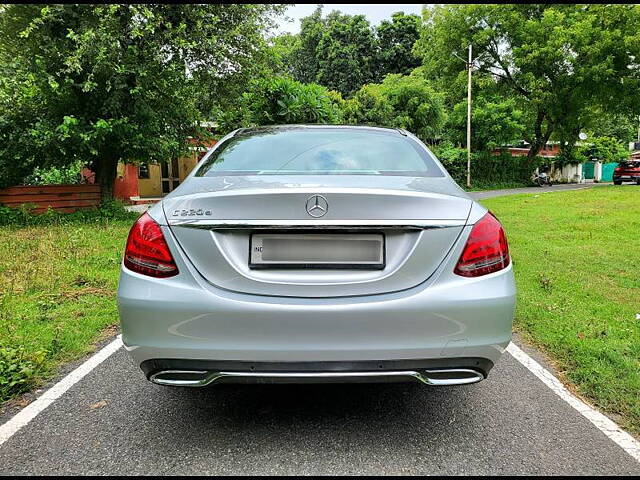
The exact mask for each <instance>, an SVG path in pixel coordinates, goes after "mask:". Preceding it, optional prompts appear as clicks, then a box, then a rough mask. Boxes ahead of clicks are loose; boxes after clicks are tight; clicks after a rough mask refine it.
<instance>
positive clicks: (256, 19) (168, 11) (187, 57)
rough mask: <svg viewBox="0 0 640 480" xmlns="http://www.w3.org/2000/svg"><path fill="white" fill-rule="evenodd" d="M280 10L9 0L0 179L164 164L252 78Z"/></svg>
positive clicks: (105, 182) (2, 23)
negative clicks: (45, 171) (76, 167)
mask: <svg viewBox="0 0 640 480" xmlns="http://www.w3.org/2000/svg"><path fill="white" fill-rule="evenodd" d="M282 8H283V7H281V6H270V5H248V4H238V5H220V4H206V5H186V4H183V5H180V4H179V5H168V4H164V5H163V4H160V5H99V6H93V5H48V6H44V7H43V6H38V5H10V6H6V7H3V8H2V10H0V38H2V39H3V40H2V42H1V43H0V68H1V69H2V71H1V72H0V92H1V93H0V102H1V105H0V107H1V111H0V182H2V183H4V184H7V183H12V182H15V181H16V180H19V179H20V178H21V177H22V176H23V175H24V174H25V173H28V172H29V171H31V170H33V168H34V167H35V166H50V165H56V164H68V163H71V162H73V161H76V160H77V159H81V160H83V161H85V162H89V163H91V165H92V167H93V169H94V171H96V174H97V179H98V181H99V182H100V183H101V185H102V187H103V194H105V196H107V197H108V196H110V194H111V188H112V184H113V179H114V178H115V172H116V164H117V162H118V160H124V161H139V162H149V161H166V159H168V158H172V157H175V156H176V155H178V154H179V153H180V152H181V151H183V149H184V148H186V139H187V137H188V136H189V135H193V134H195V133H197V130H198V125H199V122H200V121H201V120H203V117H204V116H205V115H207V114H208V112H209V111H210V110H211V109H212V108H213V106H214V105H219V104H225V103H227V104H228V103H229V100H228V99H231V98H234V96H237V95H238V92H239V91H241V90H242V89H243V87H244V85H246V82H247V79H248V78H250V77H251V75H252V74H255V73H256V71H257V69H258V68H259V66H260V64H261V56H262V55H263V52H264V39H263V33H264V32H265V31H266V29H268V28H269V27H270V26H271V24H272V19H273V16H274V14H277V13H279V12H280V11H282Z"/></svg>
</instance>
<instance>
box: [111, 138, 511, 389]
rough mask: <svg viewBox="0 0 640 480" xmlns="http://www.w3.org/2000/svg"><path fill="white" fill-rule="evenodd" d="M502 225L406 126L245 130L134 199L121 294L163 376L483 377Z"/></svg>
mask: <svg viewBox="0 0 640 480" xmlns="http://www.w3.org/2000/svg"><path fill="white" fill-rule="evenodd" d="M514 304H515V283H514V276H513V271H512V264H511V259H510V256H509V248H508V245H507V238H506V236H505V232H504V230H503V228H502V226H501V224H500V222H499V221H498V220H497V219H496V217H495V216H494V215H492V214H491V212H489V211H487V209H486V208H484V207H483V206H482V205H480V204H478V203H476V202H474V201H473V200H472V199H470V198H469V196H468V195H467V194H466V193H465V192H464V191H463V190H462V189H461V188H460V187H459V186H458V185H457V184H456V183H455V182H454V181H453V179H452V178H451V177H450V176H449V174H448V173H447V171H446V170H445V169H444V168H443V166H442V164H441V163H440V162H439V161H438V159H437V158H436V157H435V156H434V155H433V154H432V153H431V151H430V150H429V149H428V148H427V147H426V146H425V145H424V144H423V143H422V142H421V141H420V140H419V139H418V138H417V137H415V136H414V135H412V134H411V133H409V132H407V131H405V130H400V129H393V128H377V127H364V126H318V125H290V126H267V127H256V128H245V129H240V130H236V131H234V132H232V133H230V134H229V135H227V136H226V137H224V138H223V139H221V140H220V142H218V143H217V144H216V145H215V146H214V147H213V148H211V150H210V151H209V152H208V153H207V154H206V155H205V156H204V157H203V158H202V160H201V161H200V162H199V163H198V165H197V166H196V167H195V168H194V170H193V171H192V172H191V173H190V174H189V176H188V177H187V178H186V179H185V181H184V182H183V183H182V184H181V185H180V186H179V187H178V188H177V189H176V190H174V191H173V192H171V193H170V194H169V195H167V196H166V197H164V199H163V200H162V201H161V202H159V203H157V204H156V205H155V206H153V207H152V208H151V209H150V210H149V211H148V212H147V213H145V214H143V215H142V216H141V217H140V218H139V219H138V221H137V222H136V223H135V224H134V225H133V227H132V228H131V231H130V233H129V237H128V240H127V244H126V249H125V253H124V258H123V262H122V270H121V275H120V284H119V288H118V306H119V311H120V319H121V323H122V338H123V341H124V344H125V347H126V349H127V350H128V351H129V353H130V354H131V356H132V357H133V359H134V361H135V362H136V363H137V364H138V365H139V366H140V367H141V369H142V371H143V372H144V373H145V374H146V376H147V378H148V379H149V380H151V381H152V382H154V383H156V384H160V385H174V386H204V385H208V384H211V383H222V382H258V383H262V382H264V383H277V382H290V383H304V382H378V381H380V382H382V381H414V382H421V383H423V384H427V385H458V384H470V383H474V382H478V381H480V380H483V379H485V378H486V377H487V375H488V373H489V371H490V370H491V368H492V367H493V366H494V364H495V363H496V362H497V361H498V359H499V357H500V355H501V354H502V352H503V351H504V349H505V348H506V346H507V345H508V343H509V341H510V339H511V327H512V319H513V313H514Z"/></svg>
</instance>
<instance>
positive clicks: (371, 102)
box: [345, 74, 447, 141]
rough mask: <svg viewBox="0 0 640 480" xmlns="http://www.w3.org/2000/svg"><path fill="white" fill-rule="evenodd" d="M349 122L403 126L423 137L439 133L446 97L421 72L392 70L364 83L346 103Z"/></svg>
mask: <svg viewBox="0 0 640 480" xmlns="http://www.w3.org/2000/svg"><path fill="white" fill-rule="evenodd" d="M345 116H346V117H347V120H348V121H349V122H350V123H367V124H373V125H382V126H388V127H397V128H404V129H407V130H409V131H410V132H412V133H414V134H416V135H417V136H418V137H420V138H421V139H422V140H425V141H430V140H434V139H437V138H439V137H440V134H441V132H442V128H443V126H444V124H445V122H446V118H447V117H446V114H445V109H444V97H443V95H441V94H439V93H437V92H436V91H435V90H434V89H433V88H432V87H431V86H430V85H429V83H428V82H427V81H426V80H425V79H424V78H423V77H422V76H420V75H399V74H389V75H387V76H386V77H385V78H384V80H383V81H382V83H379V84H369V85H365V86H364V87H362V88H361V89H360V90H359V91H358V92H357V93H356V94H355V95H354V97H353V99H351V100H348V101H347V102H346V105H345Z"/></svg>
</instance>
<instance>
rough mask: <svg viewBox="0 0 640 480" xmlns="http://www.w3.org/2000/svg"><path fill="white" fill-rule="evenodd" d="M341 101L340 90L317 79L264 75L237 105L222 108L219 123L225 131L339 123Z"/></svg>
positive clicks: (252, 85) (251, 86)
mask: <svg viewBox="0 0 640 480" xmlns="http://www.w3.org/2000/svg"><path fill="white" fill-rule="evenodd" d="M341 103H342V98H341V96H340V95H339V94H337V93H336V92H330V91H329V90H327V89H326V88H325V87H323V86H320V85H316V84H314V83H309V84H305V83H300V82H297V81H295V80H292V79H290V78H287V77H276V78H264V79H260V80H256V81H255V82H253V83H252V84H251V85H250V86H249V89H248V91H247V92H245V93H244V95H243V96H242V100H241V102H240V105H239V108H238V109H235V110H234V111H233V112H229V111H227V112H219V118H218V123H219V124H220V125H221V127H222V130H223V131H228V130H233V129H234V128H238V127H247V126H250V125H280V124H295V123H319V124H336V123H340V122H341V121H342V110H341V107H340V105H341Z"/></svg>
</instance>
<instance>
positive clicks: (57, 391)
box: [0, 335, 122, 445]
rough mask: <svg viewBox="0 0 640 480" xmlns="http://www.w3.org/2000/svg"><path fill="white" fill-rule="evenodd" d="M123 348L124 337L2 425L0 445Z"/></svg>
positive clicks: (113, 342) (95, 355)
mask: <svg viewBox="0 0 640 480" xmlns="http://www.w3.org/2000/svg"><path fill="white" fill-rule="evenodd" d="M121 346H122V335H118V336H117V337H116V339H115V340H113V341H112V342H111V343H109V344H108V345H107V346H105V347H104V348H102V350H100V351H99V352H97V353H96V354H94V355H93V356H91V358H89V359H88V360H87V361H86V362H84V363H83V364H82V365H80V366H79V367H78V368H76V369H75V370H74V371H73V372H71V373H69V374H68V375H67V376H66V377H64V378H63V379H62V380H60V381H59V382H58V383H56V384H55V385H54V386H53V387H51V388H50V389H49V390H47V391H46V392H44V393H43V394H42V395H41V396H40V397H39V398H38V399H37V400H35V401H34V402H33V403H30V404H29V405H27V406H26V407H25V408H23V409H22V410H21V411H20V412H18V413H17V414H16V415H15V416H14V417H13V418H11V419H10V420H9V421H8V422H7V423H5V424H4V425H0V445H2V444H3V443H4V442H6V441H7V440H9V439H10V438H11V437H12V436H13V434H15V433H16V432H18V430H20V429H21V428H22V427H24V426H25V425H27V424H28V423H29V422H30V421H31V420H33V419H34V418H36V417H37V416H38V414H39V413H40V412H42V411H43V410H44V409H45V408H47V407H48V406H49V405H51V404H52V403H53V402H54V401H55V400H56V399H58V398H59V397H60V396H62V395H63V394H64V392H66V391H67V390H69V389H70V388H71V387H73V386H74V385H75V384H76V383H77V382H78V381H80V380H81V379H82V378H83V377H84V376H86V375H87V374H88V373H89V372H90V371H91V370H93V369H94V368H96V367H97V366H98V365H100V364H101V363H102V362H104V361H105V360H106V359H107V358H109V357H110V356H111V355H112V354H113V353H114V352H116V351H117V350H118V349H119V348H120V347H121Z"/></svg>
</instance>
